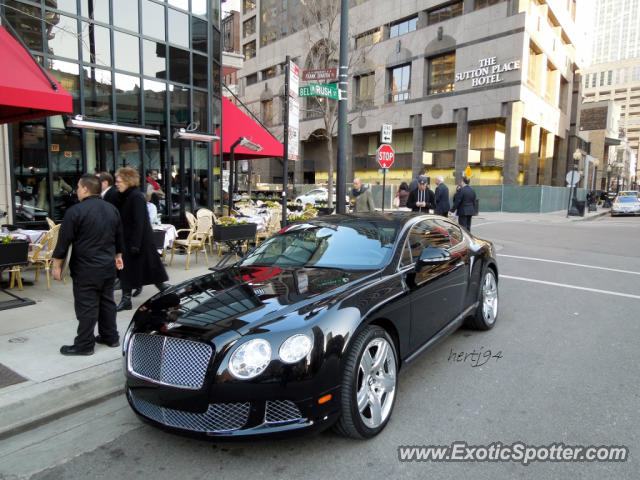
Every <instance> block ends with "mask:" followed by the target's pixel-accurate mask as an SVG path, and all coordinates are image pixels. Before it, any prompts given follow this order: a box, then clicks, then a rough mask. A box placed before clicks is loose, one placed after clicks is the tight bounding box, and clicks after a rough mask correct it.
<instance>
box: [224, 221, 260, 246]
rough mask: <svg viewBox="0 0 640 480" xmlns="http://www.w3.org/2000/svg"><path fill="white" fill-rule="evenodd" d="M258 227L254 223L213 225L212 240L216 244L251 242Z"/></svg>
mask: <svg viewBox="0 0 640 480" xmlns="http://www.w3.org/2000/svg"><path fill="white" fill-rule="evenodd" d="M257 228H258V226H257V225H256V224H255V223H245V224H240V225H229V226H226V227H225V226H224V225H214V226H213V239H214V240H215V241H217V242H232V241H235V240H251V239H252V238H255V236H256V229H257Z"/></svg>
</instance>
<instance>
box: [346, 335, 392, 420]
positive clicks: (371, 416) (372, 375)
mask: <svg viewBox="0 0 640 480" xmlns="http://www.w3.org/2000/svg"><path fill="white" fill-rule="evenodd" d="M395 394H396V357H395V352H394V349H393V348H392V347H391V345H390V344H389V342H388V341H387V340H386V339H384V338H374V339H373V340H371V341H370V342H369V344H368V345H367V347H366V348H365V349H364V352H363V353H362V357H361V359H360V365H359V367H358V383H357V390H356V400H357V403H358V411H359V412H360V418H361V419H362V422H363V423H364V424H365V425H366V426H367V427H369V428H377V427H379V426H380V425H381V424H382V423H383V422H384V421H385V420H386V419H387V417H388V416H389V414H390V413H391V408H392V407H393V399H394V397H395Z"/></svg>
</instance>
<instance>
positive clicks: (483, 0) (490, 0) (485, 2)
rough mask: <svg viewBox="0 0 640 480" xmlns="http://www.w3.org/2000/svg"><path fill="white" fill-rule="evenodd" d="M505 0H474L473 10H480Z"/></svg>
mask: <svg viewBox="0 0 640 480" xmlns="http://www.w3.org/2000/svg"><path fill="white" fill-rule="evenodd" d="M504 1H506V0H476V5H475V10H480V9H481V8H484V7H490V6H491V5H495V4H496V3H502V2H504Z"/></svg>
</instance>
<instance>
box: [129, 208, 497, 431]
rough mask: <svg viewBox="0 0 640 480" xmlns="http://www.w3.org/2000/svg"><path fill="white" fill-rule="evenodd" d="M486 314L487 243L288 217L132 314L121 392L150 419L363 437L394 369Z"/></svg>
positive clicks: (385, 415)
mask: <svg viewBox="0 0 640 480" xmlns="http://www.w3.org/2000/svg"><path fill="white" fill-rule="evenodd" d="M497 314H498V268H497V263H496V257H495V252H494V247H493V245H492V244H491V243H490V242H488V241H485V240H481V239H479V238H476V237H474V236H473V235H471V234H470V233H469V232H467V231H466V230H464V229H462V228H461V227H460V226H459V225H457V224H456V223H454V222H451V221H449V220H447V219H445V218H443V217H440V216H434V215H411V214H404V213H403V214H387V215H385V214H366V215H362V214H356V215H331V216H325V217H318V218H316V219H313V220H309V221H304V222H300V223H295V224H293V225H290V226H289V227H287V228H285V229H284V230H282V231H281V232H279V233H278V234H277V235H275V236H273V237H271V238H270V239H268V240H266V241H265V242H264V243H262V244H261V245H260V246H259V247H257V248H256V249H255V250H254V251H252V252H251V253H249V254H248V255H247V256H245V257H244V258H243V259H242V260H240V261H239V262H238V263H236V264H235V265H233V266H230V267H229V268H226V269H224V270H219V271H215V272H213V273H210V274H208V275H204V276H201V277H198V278H194V279H192V280H189V281H187V282H185V283H183V284H180V285H176V286H174V287H172V288H170V289H169V290H167V291H165V292H162V293H158V294H157V295H155V296H154V297H152V298H150V299H149V300H148V301H147V302H146V303H145V304H144V305H143V306H141V307H140V308H139V310H138V311H137V312H136V314H135V316H134V317H133V320H132V322H131V324H130V326H129V328H128V330H127V333H126V335H125V338H124V341H123V348H124V353H125V361H126V393H127V398H128V400H129V403H130V405H131V407H132V408H133V410H134V411H135V412H136V413H137V414H138V415H140V416H141V417H142V418H144V419H146V420H149V421H151V422H152V423H154V424H156V425H160V426H162V427H165V428H168V429H171V430H175V431H179V432H189V433H196V434H202V435H206V436H211V437H240V436H253V435H269V434H278V435H286V434H291V433H294V432H303V431H312V430H320V429H323V428H326V427H329V426H331V425H335V427H336V429H337V430H338V431H339V432H341V433H342V434H344V435H347V436H350V437H354V438H368V437H372V436H374V435H376V434H377V433H379V432H380V431H381V430H382V429H383V428H384V427H385V425H386V424H387V422H388V421H389V418H390V417H391V411H392V410H393V405H394V402H395V399H396V392H397V388H398V371H399V370H400V368H401V367H402V366H404V365H405V364H407V363H409V362H411V361H412V360H413V359H415V358H416V357H417V356H418V355H419V354H421V353H422V352H424V351H425V350H427V349H428V348H429V347H431V346H433V345H435V344H436V343H437V342H438V341H440V340H442V339H443V338H445V337H446V336H447V335H449V334H451V333H452V332H453V331H455V330H456V329H457V328H458V327H459V326H460V325H462V323H463V322H465V321H466V322H467V323H468V324H469V325H470V326H472V327H474V328H477V329H481V330H488V329H490V328H492V327H493V325H494V324H495V321H496V317H497Z"/></svg>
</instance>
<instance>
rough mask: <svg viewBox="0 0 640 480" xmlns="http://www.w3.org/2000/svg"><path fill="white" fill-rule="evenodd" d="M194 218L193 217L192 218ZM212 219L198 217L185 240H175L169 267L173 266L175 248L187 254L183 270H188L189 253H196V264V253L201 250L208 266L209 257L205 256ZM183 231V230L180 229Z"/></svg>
mask: <svg viewBox="0 0 640 480" xmlns="http://www.w3.org/2000/svg"><path fill="white" fill-rule="evenodd" d="M194 218H195V217H194ZM211 224H212V218H211V217H209V216H203V217H200V218H199V219H198V220H197V222H196V225H195V228H194V229H192V230H191V231H190V232H189V235H188V236H187V238H186V239H179V238H176V239H175V240H174V241H173V245H172V246H171V260H170V261H169V266H172V265H173V257H174V254H175V251H176V248H181V249H183V250H185V251H186V252H187V263H186V265H185V267H184V269H185V270H189V262H190V260H191V252H192V251H195V253H196V263H198V252H199V251H200V250H202V252H203V253H204V259H205V261H206V262H207V265H209V257H208V256H207V237H208V235H209V231H210V230H211ZM181 230H183V231H184V229H181ZM179 231H180V230H179Z"/></svg>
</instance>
